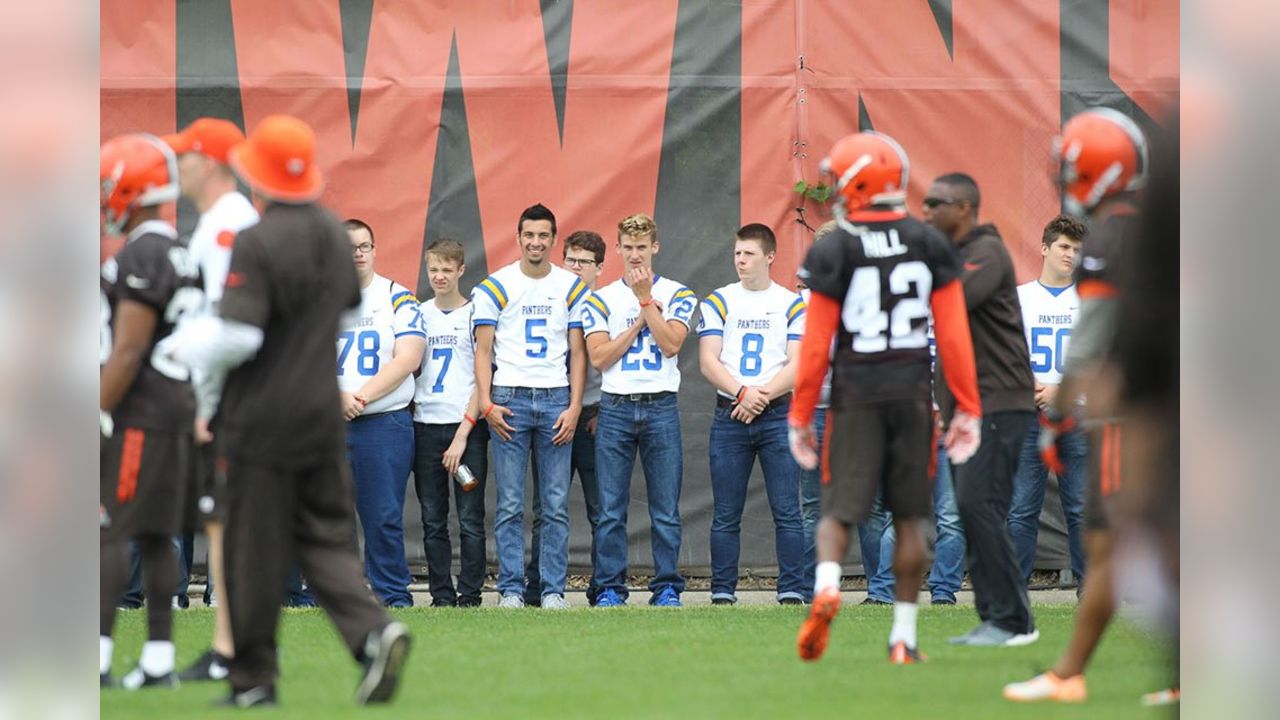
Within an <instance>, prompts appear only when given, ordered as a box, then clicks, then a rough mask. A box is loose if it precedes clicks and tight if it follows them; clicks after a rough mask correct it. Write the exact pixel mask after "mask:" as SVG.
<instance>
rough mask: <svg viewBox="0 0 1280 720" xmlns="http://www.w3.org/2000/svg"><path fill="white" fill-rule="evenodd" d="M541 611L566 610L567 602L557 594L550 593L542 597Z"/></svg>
mask: <svg viewBox="0 0 1280 720" xmlns="http://www.w3.org/2000/svg"><path fill="white" fill-rule="evenodd" d="M542 609H543V610H568V609H569V602H568V601H567V600H565V599H564V596H563V595H561V594H559V593H550V594H548V595H543V596H542Z"/></svg>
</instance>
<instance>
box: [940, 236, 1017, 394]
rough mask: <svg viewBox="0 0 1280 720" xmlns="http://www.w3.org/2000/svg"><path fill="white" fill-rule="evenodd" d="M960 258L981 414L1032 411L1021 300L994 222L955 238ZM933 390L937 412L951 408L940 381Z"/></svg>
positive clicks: (1010, 260) (945, 388)
mask: <svg viewBox="0 0 1280 720" xmlns="http://www.w3.org/2000/svg"><path fill="white" fill-rule="evenodd" d="M956 246H957V248H958V249H959V250H960V259H961V260H962V261H963V262H964V274H963V275H961V276H960V280H961V282H962V283H963V284H964V303H965V306H966V307H967V308H968V309H969V330H970V332H971V333H972V334H973V358H974V361H975V362H976V363H977V366H978V394H979V395H980V396H981V397H982V412H983V413H984V414H990V413H996V412H1003V411H1008V410H1028V411H1033V412H1034V411H1035V409H1036V402H1035V376H1034V375H1033V374H1032V372H1031V356H1030V354H1029V353H1028V351H1027V341H1026V338H1025V336H1024V331H1023V329H1022V305H1021V304H1020V303H1019V302H1018V282H1017V278H1016V276H1015V275H1014V271H1013V260H1012V259H1011V258H1010V257H1009V250H1008V249H1007V248H1005V246H1004V240H1002V239H1001V238H1000V233H999V232H998V231H997V230H996V227H995V226H994V225H980V226H978V227H976V228H974V229H973V230H970V231H969V234H967V235H965V236H964V237H962V238H960V240H959V241H958V242H957V243H956ZM938 365H939V369H938V373H939V374H938V380H937V381H935V382H934V392H935V394H936V395H937V398H938V405H939V407H941V408H942V412H943V416H944V417H946V418H948V419H949V418H950V417H951V416H952V414H953V413H954V412H955V401H954V399H953V398H952V397H951V393H950V391H949V390H948V388H947V384H946V383H945V382H942V381H941V363H938Z"/></svg>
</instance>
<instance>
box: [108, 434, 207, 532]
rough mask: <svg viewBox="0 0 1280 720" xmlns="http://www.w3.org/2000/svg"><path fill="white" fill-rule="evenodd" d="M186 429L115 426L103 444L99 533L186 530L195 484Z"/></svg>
mask: <svg viewBox="0 0 1280 720" xmlns="http://www.w3.org/2000/svg"><path fill="white" fill-rule="evenodd" d="M192 448H193V444H192V441H191V435H190V433H170V432H163V431H160V430H142V429H139V428H116V431H115V433H114V434H113V435H112V436H111V438H110V439H108V440H107V441H106V442H105V443H104V444H103V446H102V453H101V457H100V465H99V467H100V471H99V472H100V478H99V503H100V504H101V509H100V523H101V526H102V534H103V538H104V539H109V540H126V539H129V538H134V537H137V536H139V535H165V536H174V535H178V534H179V533H181V532H183V531H184V530H187V529H189V528H187V527H185V525H186V523H187V522H188V521H189V519H190V517H191V513H190V511H189V505H190V504H191V502H190V498H191V492H192V489H193V486H194V484H195V478H194V476H193V474H192V469H193V467H192V465H193V463H192Z"/></svg>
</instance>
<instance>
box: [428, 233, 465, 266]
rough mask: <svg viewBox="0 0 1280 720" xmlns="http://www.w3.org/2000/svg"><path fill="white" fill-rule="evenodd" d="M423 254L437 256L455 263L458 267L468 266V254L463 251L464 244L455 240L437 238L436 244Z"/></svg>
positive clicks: (429, 246) (431, 245)
mask: <svg viewBox="0 0 1280 720" xmlns="http://www.w3.org/2000/svg"><path fill="white" fill-rule="evenodd" d="M423 254H424V255H435V256H437V257H439V258H441V259H444V260H448V261H450V262H452V263H454V264H455V265H457V266H458V267H462V266H463V265H466V264H467V258H466V253H465V252H464V251H463V249H462V243H460V242H458V241H457V240H454V239H453V238H447V237H442V238H437V239H436V241H435V242H433V243H431V244H430V245H428V246H427V251H426V252H425V253H423Z"/></svg>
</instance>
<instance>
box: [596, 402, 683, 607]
mask: <svg viewBox="0 0 1280 720" xmlns="http://www.w3.org/2000/svg"><path fill="white" fill-rule="evenodd" d="M637 450H638V451H639V453H640V464H641V466H642V467H643V468H644V479H645V490H646V493H647V494H648V499H649V503H648V504H649V519H650V521H651V523H652V528H653V530H652V533H651V534H650V537H649V540H650V547H651V548H652V550H653V568H654V574H653V580H652V581H651V582H650V583H649V589H650V590H651V591H653V592H654V593H657V592H658V590H659V589H660V588H663V587H670V588H672V589H674V590H675V591H676V592H678V593H679V592H684V578H683V577H682V576H681V575H680V570H679V568H677V567H676V563H677V561H678V559H679V556H680V533H681V526H680V486H681V482H682V480H683V478H684V450H683V448H682V446H681V442H680V408H679V407H678V406H677V403H676V394H675V393H670V394H667V395H664V396H660V397H658V398H656V399H652V400H650V399H637V400H632V399H631V396H627V395H614V394H612V393H604V394H603V396H602V397H601V399H600V419H599V421H598V424H597V426H596V479H597V481H598V483H599V487H600V524H599V526H598V527H597V528H596V546H597V547H599V549H600V556H599V558H597V561H596V565H595V567H594V576H595V583H596V586H597V587H599V588H600V589H601V590H613V591H615V592H617V593H618V594H619V595H621V596H622V597H624V598H625V597H626V596H627V507H628V506H629V505H630V504H631V470H632V468H633V467H634V466H635V461H636V452H637Z"/></svg>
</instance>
